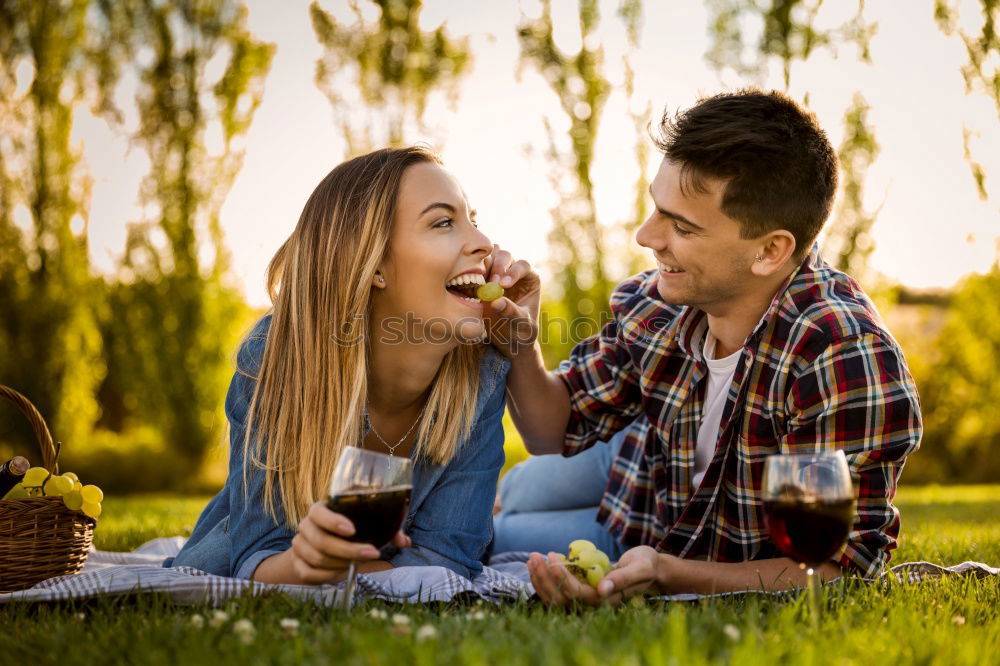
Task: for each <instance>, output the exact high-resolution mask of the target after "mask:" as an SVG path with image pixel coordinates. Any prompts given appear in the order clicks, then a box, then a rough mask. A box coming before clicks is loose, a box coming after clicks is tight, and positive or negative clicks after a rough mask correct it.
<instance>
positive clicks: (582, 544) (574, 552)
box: [569, 539, 597, 560]
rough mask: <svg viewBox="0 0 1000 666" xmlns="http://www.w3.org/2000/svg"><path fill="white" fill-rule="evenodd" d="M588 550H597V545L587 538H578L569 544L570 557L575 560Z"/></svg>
mask: <svg viewBox="0 0 1000 666" xmlns="http://www.w3.org/2000/svg"><path fill="white" fill-rule="evenodd" d="M588 550H597V546H595V545H594V544H592V543H591V542H590V541H587V540H586V539H577V540H576V541H574V542H573V543H571V544H570V545H569V559H571V560H575V559H577V558H578V557H580V553H583V552H585V551H588Z"/></svg>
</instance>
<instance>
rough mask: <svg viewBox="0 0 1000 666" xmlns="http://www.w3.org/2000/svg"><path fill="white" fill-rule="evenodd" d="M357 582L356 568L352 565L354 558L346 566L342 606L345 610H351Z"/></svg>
mask: <svg viewBox="0 0 1000 666" xmlns="http://www.w3.org/2000/svg"><path fill="white" fill-rule="evenodd" d="M357 582H358V570H357V567H355V566H354V560H351V563H350V564H349V565H348V566H347V581H346V582H345V584H344V590H343V595H344V604H343V608H344V610H345V611H349V610H351V607H352V606H353V605H354V586H355V584H356V583H357Z"/></svg>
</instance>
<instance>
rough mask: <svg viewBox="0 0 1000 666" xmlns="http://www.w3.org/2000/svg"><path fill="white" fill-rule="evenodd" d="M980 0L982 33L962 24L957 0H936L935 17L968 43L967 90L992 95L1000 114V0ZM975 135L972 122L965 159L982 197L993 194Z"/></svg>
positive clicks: (964, 68)
mask: <svg viewBox="0 0 1000 666" xmlns="http://www.w3.org/2000/svg"><path fill="white" fill-rule="evenodd" d="M979 2H980V5H981V8H982V15H983V24H982V26H981V27H980V32H979V35H978V36H977V35H973V34H972V33H970V32H967V31H966V30H964V29H963V28H961V27H960V24H959V14H960V11H959V8H958V3H957V2H954V1H953V0H935V2H934V18H935V19H936V20H937V23H938V26H939V27H940V28H941V30H942V31H943V32H944V33H945V34H948V35H953V34H958V36H959V37H960V38H961V39H962V42H963V43H964V44H965V51H966V54H967V55H968V61H967V62H966V63H965V65H963V66H962V78H963V79H965V90H966V92H968V93H972V92H979V93H981V94H984V95H986V96H987V97H990V98H992V99H993V103H994V104H995V105H996V108H997V115H998V116H1000V36H998V35H997V23H998V21H1000V1H998V0H979ZM973 135H974V131H973V130H971V129H970V128H969V127H968V126H964V127H963V132H962V143H963V147H964V149H965V159H966V161H967V162H968V163H969V168H970V169H971V171H972V178H973V180H975V182H976V188H977V189H978V191H979V196H980V198H981V199H983V200H986V199H987V198H989V195H988V193H987V191H986V172H985V171H984V170H983V166H982V164H980V163H979V162H977V161H976V160H975V158H974V157H973V154H972V145H971V144H972V137H973Z"/></svg>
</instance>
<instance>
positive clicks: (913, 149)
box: [75, 0, 1000, 306]
mask: <svg viewBox="0 0 1000 666" xmlns="http://www.w3.org/2000/svg"><path fill="white" fill-rule="evenodd" d="M644 4H645V18H644V26H643V31H642V34H641V40H640V44H639V49H638V51H636V52H633V53H631V55H630V57H631V58H632V62H633V63H634V64H633V66H634V67H635V69H636V72H637V74H636V76H637V79H636V95H635V98H634V99H633V100H628V99H626V96H625V94H624V92H623V91H622V90H621V88H622V84H623V66H622V57H623V56H624V55H625V54H626V52H627V45H626V39H625V33H624V27H623V26H622V23H621V21H620V20H619V19H618V18H617V16H616V15H615V9H616V7H617V0H602V3H601V8H602V20H601V27H600V29H599V31H598V37H599V39H600V41H601V43H602V46H603V47H604V50H605V63H606V75H607V76H608V78H609V79H610V80H611V82H612V83H613V84H614V85H615V87H616V89H615V91H614V92H613V93H612V95H611V97H610V98H609V100H608V103H607V105H606V106H605V109H604V113H603V118H602V122H601V126H600V134H599V136H598V142H597V156H596V159H595V163H594V168H593V179H594V181H595V183H596V199H597V202H596V203H597V215H598V219H599V220H601V222H602V224H604V225H605V226H606V227H607V229H608V232H607V233H608V235H609V237H613V238H614V239H615V240H616V241H621V242H630V241H628V240H627V239H623V238H621V236H619V235H615V234H616V233H619V234H623V233H624V232H619V230H618V228H617V227H618V226H619V225H620V224H621V222H622V221H623V220H626V219H628V217H629V213H630V209H631V205H632V199H633V189H634V185H635V181H636V178H637V176H638V171H637V169H638V167H637V166H636V162H635V159H634V145H635V142H636V140H637V137H636V132H635V129H634V127H633V125H632V122H631V120H630V119H629V117H628V115H627V109H628V108H629V106H628V105H629V104H634V105H637V107H640V108H641V107H642V106H644V105H645V104H647V103H649V104H651V105H652V108H653V114H654V117H656V116H658V115H659V114H660V112H661V111H662V110H663V109H669V110H671V111H675V110H678V109H681V108H685V107H688V106H691V105H692V104H694V103H695V102H696V101H697V99H698V98H699V97H700V96H702V95H707V94H712V93H715V92H719V91H722V90H727V89H732V88H736V87H740V86H742V85H746V84H749V83H753V82H752V81H749V80H747V79H741V78H740V77H739V76H737V75H736V74H735V73H733V72H723V73H721V74H720V73H718V72H716V71H715V70H714V69H713V68H712V67H711V66H710V65H709V64H708V63H707V62H706V60H705V58H704V54H705V53H706V51H707V50H708V49H709V46H710V40H709V34H708V25H709V16H708V13H707V12H706V10H705V8H704V7H703V6H702V5H701V4H700V3H697V2H693V1H689V2H661V1H654V0H646V2H645V3H644ZM247 5H248V9H249V15H248V25H249V28H250V30H251V31H252V32H253V33H254V34H255V35H256V36H257V37H258V38H259V39H262V40H265V41H269V42H273V43H274V44H276V46H277V50H276V54H275V57H274V60H273V63H272V67H271V71H270V73H269V75H268V77H267V80H266V89H265V93H264V98H263V102H262V104H261V106H260V107H259V109H258V110H257V114H256V116H255V118H254V121H253V125H252V126H251V128H250V130H249V132H248V134H247V136H246V155H245V160H244V164H243V169H242V171H241V172H240V174H239V176H238V177H237V179H236V181H235V183H234V184H233V187H232V189H231V190H230V192H229V195H228V197H227V198H226V201H225V203H224V205H223V208H222V212H221V220H222V225H223V228H224V232H225V235H226V244H227V246H228V248H229V250H230V251H231V253H232V259H233V270H234V272H235V277H236V279H237V281H238V283H239V285H240V286H241V288H242V289H243V291H244V294H245V296H246V298H247V299H248V301H249V302H250V303H251V304H252V305H255V306H261V305H266V304H268V300H267V295H266V291H265V288H264V276H265V271H266V268H267V264H268V262H269V260H270V259H271V257H272V255H273V254H274V252H275V251H276V250H277V249H278V247H279V246H280V245H281V243H282V242H283V241H284V240H285V238H287V237H288V235H289V234H290V233H291V231H292V230H293V228H294V226H295V223H296V222H297V220H298V216H299V213H300V212H301V210H302V207H303V205H304V204H305V201H306V199H307V198H308V196H309V194H310V193H311V192H312V190H313V189H314V188H315V186H316V185H317V184H318V183H319V181H320V180H321V179H322V178H323V176H325V175H326V173H327V172H329V170H330V169H332V168H333V167H334V166H336V165H337V164H338V163H339V162H340V161H342V159H343V156H344V143H343V140H342V138H341V137H340V136H339V135H338V133H337V129H336V127H335V125H334V122H333V112H332V109H331V106H330V103H329V101H328V100H327V98H326V97H325V96H324V95H323V94H322V93H321V92H320V91H319V89H318V88H317V87H316V85H315V83H314V80H313V76H314V72H315V63H316V60H317V59H318V58H319V57H320V55H321V49H320V47H319V45H318V43H317V42H316V39H315V35H314V33H313V31H312V26H311V23H310V20H309V14H308V2H306V1H304V0H301V1H300V0H287V1H283V2H269V1H267V0H254V1H251V2H248V3H247ZM321 5H322V6H323V7H324V8H325V9H327V10H329V11H331V12H333V13H334V15H335V16H339V17H341V18H342V19H344V20H349V19H350V16H351V15H350V13H349V12H348V11H347V2H346V1H345V0H324V1H323V2H321ZM977 5H978V2H976V1H975V0H968V1H964V2H963V7H962V13H961V15H962V17H963V20H966V21H968V23H969V25H970V27H975V26H977V25H978V23H977V21H979V20H980V19H979V16H978V15H977V13H976V6H977ZM575 7H576V3H575V2H574V1H573V0H553V9H554V23H555V26H556V34H555V38H556V41H557V44H558V45H559V46H560V47H561V48H563V49H564V50H568V51H569V50H575V49H576V48H579V43H580V35H579V29H578V27H577V22H576V18H575ZM855 7H856V5H855V3H854V2H853V1H849V0H829V1H828V2H826V3H824V5H823V9H822V11H821V13H820V15H819V19H820V26H821V27H822V26H828V25H834V24H837V23H839V22H840V21H842V20H844V19H846V18H847V17H848V16H850V15H851V14H853V12H854V9H855ZM522 12H525V13H527V14H529V15H530V14H533V13H535V12H537V3H536V2H535V1H534V0H521V2H518V0H493V1H489V2H487V1H482V2H458V1H456V0H425V8H424V12H423V14H422V17H421V25H422V26H423V27H424V28H425V29H433V28H436V27H437V26H438V25H440V24H441V23H443V22H446V24H447V28H448V31H449V34H450V35H451V36H453V37H455V36H467V37H468V39H469V44H470V46H471V48H472V51H473V58H474V62H473V65H472V71H471V73H470V74H468V75H467V76H466V77H465V78H464V79H463V80H462V82H461V83H460V89H459V95H458V98H457V101H456V102H455V104H454V106H451V105H450V104H449V103H448V102H447V101H446V100H445V99H443V98H442V97H439V96H436V97H434V98H432V100H431V102H430V105H429V107H428V112H427V116H426V120H427V121H428V124H429V126H430V130H431V131H430V133H429V134H427V135H414V136H411V137H408V139H409V140H412V141H414V142H416V141H425V142H428V143H431V144H432V145H433V146H434V147H435V148H436V149H437V150H438V151H439V152H440V154H441V155H442V158H443V160H444V162H445V166H446V168H448V169H449V170H450V171H451V172H452V173H453V174H455V176H456V177H457V178H458V180H459V182H460V183H461V184H462V186H463V187H464V189H465V191H466V193H467V195H468V196H469V199H470V204H471V205H472V206H473V207H474V208H476V209H477V210H478V212H479V222H480V228H481V229H482V230H483V231H484V232H485V233H486V234H487V235H488V236H490V238H491V239H492V240H493V241H494V242H496V243H499V244H500V245H501V247H504V248H505V249H508V250H510V251H511V252H512V253H513V254H514V255H515V256H516V257H518V258H523V259H527V260H528V261H529V262H531V263H532V265H534V266H536V267H538V268H539V269H540V270H541V272H542V275H543V278H545V276H546V275H547V273H548V270H547V268H548V266H547V263H546V262H547V259H548V251H547V245H546V236H547V233H548V230H549V228H550V227H551V219H550V216H549V212H548V211H549V210H550V209H551V208H553V207H554V206H555V205H557V203H558V201H559V199H558V195H557V193H556V192H555V191H554V190H553V188H552V186H551V184H550V181H549V174H550V173H551V169H552V166H551V165H550V164H549V163H548V162H547V161H546V160H545V158H544V157H543V153H544V148H545V146H546V144H547V139H546V133H545V127H544V118H546V117H547V118H548V119H549V121H550V123H551V125H552V127H553V128H554V129H555V130H556V132H557V133H559V132H564V130H565V129H566V128H567V127H568V121H567V120H566V118H565V116H564V115H563V112H562V111H561V109H560V108H559V106H558V103H557V99H556V97H555V94H554V93H552V92H551V90H549V88H548V86H547V84H546V83H545V81H544V80H543V79H542V78H541V76H540V75H538V74H537V72H535V71H534V70H533V69H531V67H530V66H528V67H524V68H522V70H521V71H520V73H519V71H518V70H519V68H518V44H517V36H516V32H515V28H516V25H517V22H518V20H519V18H520V16H521V14H522ZM865 16H866V17H867V18H868V20H869V21H874V22H877V23H878V32H877V33H876V35H875V37H874V38H873V40H872V43H871V57H872V62H873V64H865V63H862V62H860V61H859V59H858V57H857V55H858V54H857V50H856V49H855V48H854V47H842V48H841V49H840V52H839V53H838V54H836V55H834V54H832V53H830V52H828V51H825V50H821V51H817V52H815V53H814V54H813V55H812V56H811V57H810V59H809V61H808V62H806V63H796V64H795V65H794V66H793V69H792V75H791V86H790V88H789V94H791V95H792V96H793V97H794V98H796V99H799V100H802V99H803V98H804V96H805V95H806V94H808V98H809V106H810V108H811V109H812V110H813V111H815V113H816V115H817V116H818V118H819V120H820V123H821V124H822V125H823V127H824V128H825V129H826V131H827V132H828V134H829V136H830V139H831V141H832V143H833V144H834V146H837V145H839V144H840V141H841V138H842V134H843V128H842V119H843V114H844V112H845V110H846V109H847V107H848V106H849V105H850V103H851V100H852V98H853V97H854V95H855V93H861V94H862V95H863V96H864V97H865V99H866V100H867V101H868V103H869V104H870V105H871V107H872V110H871V112H870V113H869V122H870V123H871V125H872V126H873V127H874V131H875V135H876V138H877V140H878V142H879V144H880V145H881V153H880V155H879V157H878V159H877V161H876V162H875V163H874V164H873V165H872V167H871V169H870V170H869V174H868V179H867V182H866V206H867V207H868V208H869V209H870V210H875V209H880V212H879V215H878V221H877V222H876V225H875V228H874V229H873V237H874V241H875V245H876V247H875V251H874V254H873V256H872V260H871V262H872V267H873V268H874V269H875V270H877V271H879V272H881V273H883V274H884V275H886V276H887V277H888V278H890V279H891V280H895V281H899V282H901V283H903V284H905V285H907V286H910V287H914V288H933V287H947V286H950V285H952V284H954V283H955V282H956V280H958V279H959V278H961V276H963V275H965V274H967V273H969V272H970V271H985V270H988V268H989V267H990V265H991V264H992V263H993V262H994V261H995V260H996V257H997V252H998V244H997V243H998V238H1000V223H998V221H1000V215H998V212H1000V211H998V203H997V202H998V201H1000V187H998V186H997V183H998V182H1000V150H997V147H998V146H1000V123H998V122H997V111H996V108H995V107H994V104H993V102H992V100H990V99H988V98H987V97H985V96H983V95H977V94H973V95H967V94H966V92H965V84H964V81H963V79H962V77H961V75H960V71H959V70H960V67H961V66H962V64H964V62H965V59H966V56H965V52H964V47H963V45H962V43H961V41H960V40H959V39H958V38H957V37H954V36H952V37H949V36H946V35H944V34H943V33H942V32H941V31H940V30H939V29H938V27H937V26H936V25H935V23H934V21H933V8H932V3H931V2H930V0H926V1H923V2H906V3H901V2H898V0H869V1H868V2H867V3H866V11H865ZM763 84H764V85H765V86H767V87H775V88H781V87H783V83H782V80H781V78H780V71H778V70H777V69H775V71H773V72H772V73H771V75H770V76H769V78H767V79H766V80H765V81H763ZM126 89H127V87H126ZM963 126H964V127H968V128H969V129H970V130H972V132H973V135H972V136H973V139H972V149H973V152H974V155H975V156H976V158H977V159H978V160H979V161H980V162H982V163H983V165H984V166H985V168H986V172H987V185H988V189H989V192H990V196H991V198H990V200H989V201H988V202H983V201H981V200H980V199H979V197H978V195H977V192H976V188H975V184H974V182H973V179H972V177H971V175H970V170H969V167H968V164H967V163H966V161H965V159H964V157H963V147H962V135H963ZM75 136H76V138H77V139H78V140H79V141H80V142H81V143H82V146H83V151H84V153H85V156H86V160H87V162H88V166H89V169H90V171H91V176H92V177H93V188H92V200H91V207H90V216H89V227H88V233H89V237H90V251H91V255H92V259H93V261H94V263H95V265H96V266H97V267H98V268H99V269H100V270H105V271H107V270H111V269H112V268H113V267H114V266H115V264H116V261H117V260H118V258H119V257H120V256H121V254H122V252H123V248H124V242H125V233H126V225H127V223H128V222H129V221H132V220H136V219H139V218H140V217H141V210H140V209H139V207H138V206H137V203H136V195H137V192H138V185H139V182H140V180H141V178H142V176H143V174H144V173H145V172H146V171H147V170H148V161H146V160H145V158H144V156H143V155H142V154H141V151H137V150H133V151H129V150H128V145H127V143H126V141H125V140H124V139H123V138H122V137H121V136H120V135H116V134H115V133H113V132H112V131H111V130H109V129H108V128H107V126H106V125H105V124H104V123H103V122H102V121H98V120H95V119H93V118H89V117H87V116H86V114H78V117H77V120H76V127H75ZM657 166H658V156H657V154H656V153H655V151H654V153H653V155H652V159H651V163H650V165H649V174H648V175H649V176H650V177H652V175H653V174H654V173H655V170H656V167H657ZM652 265H653V264H652V259H650V266H651V267H652ZM618 277H620V278H625V277H626V276H625V275H621V276H618ZM543 289H544V286H543Z"/></svg>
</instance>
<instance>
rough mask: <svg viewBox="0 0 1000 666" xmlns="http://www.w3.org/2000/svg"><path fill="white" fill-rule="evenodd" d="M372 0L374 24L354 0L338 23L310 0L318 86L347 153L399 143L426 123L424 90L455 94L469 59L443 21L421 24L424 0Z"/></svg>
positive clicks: (463, 44)
mask: <svg viewBox="0 0 1000 666" xmlns="http://www.w3.org/2000/svg"><path fill="white" fill-rule="evenodd" d="M371 1H372V3H373V4H375V5H376V6H377V7H378V9H379V16H378V18H377V19H376V21H375V22H374V23H369V22H367V21H366V20H365V18H364V16H363V14H362V11H361V7H360V6H359V4H358V2H357V0H352V2H351V3H350V6H351V9H352V10H353V12H354V15H355V17H356V21H355V23H354V24H353V25H343V24H341V23H339V22H338V21H337V20H336V19H335V18H334V17H333V15H331V14H330V13H329V12H326V11H325V10H323V9H322V8H321V7H320V6H319V4H318V3H317V2H313V3H312V5H310V7H309V13H310V15H311V17H312V23H313V30H314V31H315V33H316V38H317V39H318V40H319V43H320V45H321V46H322V47H323V57H322V58H320V59H319V60H318V61H317V62H316V85H317V86H319V89H320V90H321V91H322V92H323V93H324V94H325V95H326V96H327V98H328V99H329V100H330V104H331V105H332V106H333V110H334V115H335V117H336V120H337V123H338V124H339V125H340V127H341V130H342V132H343V135H344V138H345V140H346V141H347V153H348V155H349V156H356V155H361V154H364V153H366V152H369V151H370V150H373V149H374V148H377V147H381V146H386V145H388V146H399V145H401V144H403V143H404V142H405V139H406V136H408V135H409V134H410V133H411V132H412V131H413V130H415V129H422V130H426V128H425V127H424V110H425V108H426V105H427V100H428V97H429V95H430V93H431V92H432V91H434V90H447V91H449V92H450V93H451V95H452V97H453V98H454V95H455V92H456V90H457V86H458V82H459V81H460V80H461V78H462V76H463V75H464V74H465V73H466V72H467V71H468V69H469V66H470V64H471V52H470V50H469V47H468V39H451V38H449V37H448V34H447V32H446V31H445V28H444V26H443V25H442V26H439V27H437V28H436V29H434V30H432V31H429V32H425V31H423V30H421V29H420V13H421V10H422V9H423V1H422V0H371ZM345 79H346V80H345ZM350 79H353V81H349V80H350ZM345 89H350V90H356V91H357V92H358V93H360V96H361V102H362V105H363V109H364V110H363V112H359V110H358V107H359V105H352V104H351V103H350V102H349V99H348V97H347V96H345V94H344V93H343V92H342V91H343V90H345Z"/></svg>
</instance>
